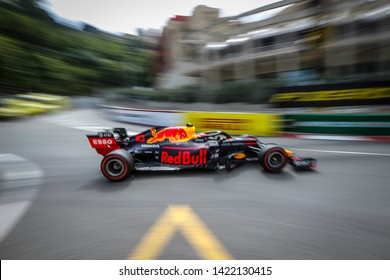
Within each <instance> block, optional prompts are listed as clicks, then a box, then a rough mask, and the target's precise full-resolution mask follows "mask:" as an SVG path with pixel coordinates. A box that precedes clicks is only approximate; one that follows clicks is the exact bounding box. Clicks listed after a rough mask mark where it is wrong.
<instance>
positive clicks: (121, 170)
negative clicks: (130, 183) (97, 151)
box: [100, 150, 134, 181]
mask: <svg viewBox="0 0 390 280" xmlns="http://www.w3.org/2000/svg"><path fill="white" fill-rule="evenodd" d="M100 168H101V171H102V173H103V175H104V177H106V178H107V179H108V180H110V181H121V180H124V179H126V178H127V177H129V175H130V174H131V172H132V170H133V168H134V158H133V156H132V155H131V154H129V153H128V152H126V151H124V150H115V151H112V152H111V153H109V154H107V155H106V156H105V157H104V158H103V160H102V163H101V165H100Z"/></svg>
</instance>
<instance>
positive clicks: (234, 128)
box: [185, 112, 283, 136]
mask: <svg viewBox="0 0 390 280" xmlns="http://www.w3.org/2000/svg"><path fill="white" fill-rule="evenodd" d="M185 115H186V118H187V121H189V122H192V123H193V124H194V125H195V126H196V129H197V130H198V131H207V130H223V131H226V132H227V133H230V134H238V135H239V134H253V135H256V136H276V135H279V133H280V129H281V127H282V121H283V119H282V116H280V115H278V114H257V113H230V112H229V113H223V112H186V113H185Z"/></svg>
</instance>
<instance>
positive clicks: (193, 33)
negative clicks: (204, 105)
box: [156, 0, 390, 88]
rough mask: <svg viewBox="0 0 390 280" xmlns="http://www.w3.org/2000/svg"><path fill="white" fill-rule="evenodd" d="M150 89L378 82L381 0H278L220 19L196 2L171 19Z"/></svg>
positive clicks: (384, 34) (385, 6)
mask: <svg viewBox="0 0 390 280" xmlns="http://www.w3.org/2000/svg"><path fill="white" fill-rule="evenodd" d="M159 53H160V59H159V68H158V69H159V74H158V77H157V80H156V86H157V87H160V88H177V87H181V86H187V85H195V84H196V85H199V84H201V85H202V84H205V85H208V84H214V83H221V82H226V81H237V80H254V79H282V80H283V81H284V83H285V84H288V85H302V84H309V83H324V82H338V81H355V80H359V81H362V80H368V81H370V80H384V79H386V80H387V79H388V77H389V74H390V73H389V72H390V3H389V1H388V0H376V1H375V0H352V1H348V0H346V1H341V0H327V1H325V0H322V1H321V0H284V1H279V2H276V3H273V4H270V5H267V6H264V7H259V8H257V9H254V10H251V11H248V12H245V13H242V14H239V15H237V16H233V17H226V18H221V17H220V16H219V10H218V9H215V8H210V7H206V6H198V7H196V8H195V9H194V11H193V14H192V15H191V16H188V17H186V16H176V17H174V18H171V19H170V20H169V21H168V23H167V25H166V27H165V28H164V30H163V35H162V39H161V44H160V51H159Z"/></svg>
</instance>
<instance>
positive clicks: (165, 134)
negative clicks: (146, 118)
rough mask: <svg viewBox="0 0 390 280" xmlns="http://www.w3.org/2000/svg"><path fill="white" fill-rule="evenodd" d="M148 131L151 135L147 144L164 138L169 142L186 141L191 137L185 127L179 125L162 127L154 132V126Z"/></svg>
mask: <svg viewBox="0 0 390 280" xmlns="http://www.w3.org/2000/svg"><path fill="white" fill-rule="evenodd" d="M150 131H151V133H152V137H150V138H149V139H148V141H147V143H148V144H153V143H157V142H162V141H164V140H165V139H168V140H169V141H170V142H171V143H175V142H186V141H188V140H190V139H191V138H190V137H189V136H188V134H187V132H186V131H185V129H184V128H180V127H169V128H164V129H162V130H160V131H158V132H156V129H155V128H152V129H151V130H150Z"/></svg>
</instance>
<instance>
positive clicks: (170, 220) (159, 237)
mask: <svg viewBox="0 0 390 280" xmlns="http://www.w3.org/2000/svg"><path fill="white" fill-rule="evenodd" d="M177 230H180V231H181V233H182V234H183V236H184V238H185V239H186V240H187V241H188V243H189V244H190V245H191V247H192V248H193V249H194V250H195V251H196V252H197V254H198V256H199V257H200V258H202V259H205V260H229V259H232V256H231V255H230V254H229V252H228V251H227V250H226V249H225V247H224V246H223V245H222V243H221V242H220V241H219V240H218V239H217V238H216V237H215V236H214V234H213V233H212V232H211V231H210V230H209V229H208V228H207V226H206V225H205V224H204V223H203V222H202V221H201V219H200V218H199V217H198V216H197V215H196V213H195V212H194V211H192V209H191V208H190V207H189V206H187V205H175V206H169V207H168V209H167V210H166V211H165V212H164V213H163V214H162V215H161V217H160V218H159V219H158V220H157V221H156V223H155V224H154V225H153V227H152V228H151V229H150V230H149V231H148V232H147V234H146V235H145V236H144V238H143V239H142V240H141V242H140V243H139V244H138V245H137V246H136V248H135V249H134V251H133V252H132V253H131V254H130V255H129V256H128V258H127V259H131V260H154V259H157V258H158V257H159V256H160V254H161V252H162V251H163V249H164V248H165V246H166V245H167V243H168V242H169V241H170V240H171V239H172V237H173V235H174V234H175V232H176V231H177Z"/></svg>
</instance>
